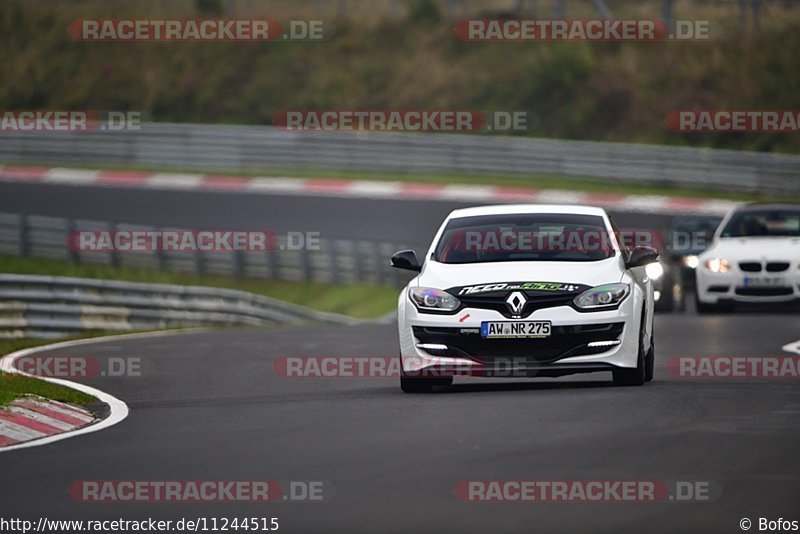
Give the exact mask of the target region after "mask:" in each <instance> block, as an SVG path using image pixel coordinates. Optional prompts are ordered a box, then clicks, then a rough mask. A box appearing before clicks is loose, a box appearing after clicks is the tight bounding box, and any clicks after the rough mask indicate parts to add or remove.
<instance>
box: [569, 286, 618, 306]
mask: <svg viewBox="0 0 800 534" xmlns="http://www.w3.org/2000/svg"><path fill="white" fill-rule="evenodd" d="M630 292H631V286H630V285H629V284H604V285H602V286H597V287H593V288H591V289H587V290H586V291H584V292H583V293H581V294H580V295H578V296H577V297H575V298H574V299H573V301H572V302H573V303H574V304H575V306H576V307H577V308H578V309H581V310H594V309H598V310H599V309H604V308H612V307H614V306H617V305H618V304H619V303H620V302H622V301H623V300H625V297H627V296H628V294H629V293H630Z"/></svg>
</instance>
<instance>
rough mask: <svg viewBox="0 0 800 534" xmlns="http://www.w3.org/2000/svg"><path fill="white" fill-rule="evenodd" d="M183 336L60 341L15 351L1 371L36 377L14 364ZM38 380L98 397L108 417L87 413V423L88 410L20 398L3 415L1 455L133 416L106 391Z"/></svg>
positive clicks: (156, 334)
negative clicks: (79, 349)
mask: <svg viewBox="0 0 800 534" xmlns="http://www.w3.org/2000/svg"><path fill="white" fill-rule="evenodd" d="M180 333H185V330H184V331H183V332H181V331H165V332H144V333H138V334H121V335H116V336H104V337H97V338H92V339H77V340H73V341H61V342H59V343H52V344H50V345H41V346H38V347H32V348H29V349H23V350H18V351H17V352H12V353H11V354H8V355H7V356H4V357H2V358H0V371H2V372H4V373H8V374H17V375H22V376H33V375H30V374H28V373H24V372H22V371H20V370H18V369H17V368H16V366H15V365H14V364H15V362H16V361H17V360H19V359H20V358H24V357H26V356H29V355H31V354H34V353H37V352H45V351H47V352H51V351H53V350H59V349H66V348H71V347H78V346H82V345H90V344H92V343H102V342H106V341H115V340H120V339H133V338H148V337H159V336H169V335H176V334H180ZM36 378H38V379H40V380H44V381H45V382H51V383H53V384H59V385H61V386H66V387H68V388H72V389H75V390H77V391H81V392H83V393H86V394H87V395H91V396H93V397H95V398H96V399H97V400H99V401H101V402H104V403H106V404H107V405H108V408H109V413H108V416H107V417H106V418H104V419H96V418H95V417H94V416H93V415H91V414H88V417H89V418H90V420H88V421H87V420H86V417H87V414H86V413H84V412H85V411H84V410H81V409H79V408H76V407H75V406H70V405H66V404H63V403H58V402H54V401H43V400H41V399H32V398H30V397H28V398H23V399H17V400H15V401H14V402H13V403H12V404H11V406H10V407H9V408H8V409H7V410H5V412H6V413H0V453H3V452H7V451H12V450H16V449H23V448H28V447H36V446H39V445H46V444H48V443H53V442H55V441H61V440H64V439H67V438H73V437H76V436H80V435H83V434H89V433H91V432H97V431H99V430H103V429H105V428H109V427H111V426H114V425H116V424H117V423H119V422H121V421H123V420H124V419H125V418H126V417H128V414H129V413H130V412H129V410H128V405H127V404H125V403H124V402H123V401H121V400H119V399H118V398H116V397H114V396H113V395H109V394H108V393H106V392H104V391H100V390H99V389H95V388H93V387H90V386H87V385H86V384H80V383H77V382H70V381H69V380H63V379H60V378H50V377H46V378H45V377H36ZM23 418H24V421H23ZM23 423H24V424H23ZM67 426H70V428H67ZM56 429H59V430H60V432H57V431H56ZM3 439H5V440H14V442H13V443H12V442H10V441H9V442H7V443H6V442H3V441H2V440H3Z"/></svg>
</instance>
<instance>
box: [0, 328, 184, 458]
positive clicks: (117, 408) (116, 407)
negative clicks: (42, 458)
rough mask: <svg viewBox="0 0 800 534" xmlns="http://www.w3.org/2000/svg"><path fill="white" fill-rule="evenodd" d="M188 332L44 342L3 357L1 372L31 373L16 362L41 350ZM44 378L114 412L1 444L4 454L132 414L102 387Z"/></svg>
mask: <svg viewBox="0 0 800 534" xmlns="http://www.w3.org/2000/svg"><path fill="white" fill-rule="evenodd" d="M183 333H186V330H183V331H179V330H176V331H168V332H144V333H140V334H122V335H118V336H107V337H97V338H92V339H77V340H74V341H62V342H59V343H53V344H52V345H41V346H39V347H32V348H29V349H23V350H18V351H17V352H12V353H11V354H8V355H7V356H4V357H3V358H2V359H0V371H3V372H6V373H14V374H20V375H25V376H31V375H28V374H27V373H23V372H22V371H19V370H18V369H16V368H15V367H14V362H15V361H16V360H18V359H20V358H24V357H25V356H28V355H30V354H33V353H35V352H39V351H52V350H56V349H65V348H69V347H77V346H81V345H90V344H92V343H103V342H105V341H116V340H120V339H133V338H148V337H158V336H170V335H177V334H183ZM36 378H40V379H41V380H44V381H45V382H50V383H52V384H58V385H61V386H66V387H68V388H72V389H76V390H78V391H81V392H83V393H86V394H87V395H91V396H93V397H96V398H97V399H99V400H101V401H103V402H105V403H106V404H108V406H109V408H110V413H109V414H108V417H106V418H105V419H102V420H100V421H98V422H97V423H96V424H93V425H88V426H84V427H81V428H79V429H77V430H72V431H69V432H64V433H63V434H56V435H53V436H47V437H43V438H41V439H36V440H34V441H27V442H25V443H18V444H16V445H9V446H7V447H0V453H3V452H9V451H13V450H17V449H27V448H29V447H38V446H40V445H46V444H48V443H53V442H55V441H61V440H62V439H69V438H74V437H75V436H80V435H83V434H89V433H91V432H97V431H98V430H103V429H105V428H108V427H111V426H114V425H116V424H117V423H119V422H121V421H123V420H124V419H125V418H126V417H128V413H129V410H128V405H127V404H125V403H124V402H122V401H121V400H119V399H118V398H116V397H114V396H112V395H109V394H108V393H105V392H104V391H100V390H99V389H95V388H93V387H89V386H87V385H85V384H78V383H76V382H70V381H69V380H62V379H60V378H49V377H48V378H41V377H36Z"/></svg>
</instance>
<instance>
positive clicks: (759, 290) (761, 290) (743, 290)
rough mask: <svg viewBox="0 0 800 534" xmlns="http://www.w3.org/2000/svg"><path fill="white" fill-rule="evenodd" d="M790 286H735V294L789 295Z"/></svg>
mask: <svg viewBox="0 0 800 534" xmlns="http://www.w3.org/2000/svg"><path fill="white" fill-rule="evenodd" d="M792 293H794V289H792V288H791V287H737V288H736V294H737V295H741V296H743V297H781V296H785V295H791V294H792Z"/></svg>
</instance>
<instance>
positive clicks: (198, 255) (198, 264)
mask: <svg viewBox="0 0 800 534" xmlns="http://www.w3.org/2000/svg"><path fill="white" fill-rule="evenodd" d="M192 260H194V273H195V274H197V275H201V274H203V271H204V270H205V265H204V264H205V262H204V261H203V260H204V258H203V253H202V252H201V251H199V250H196V251H195V252H193V253H192Z"/></svg>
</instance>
